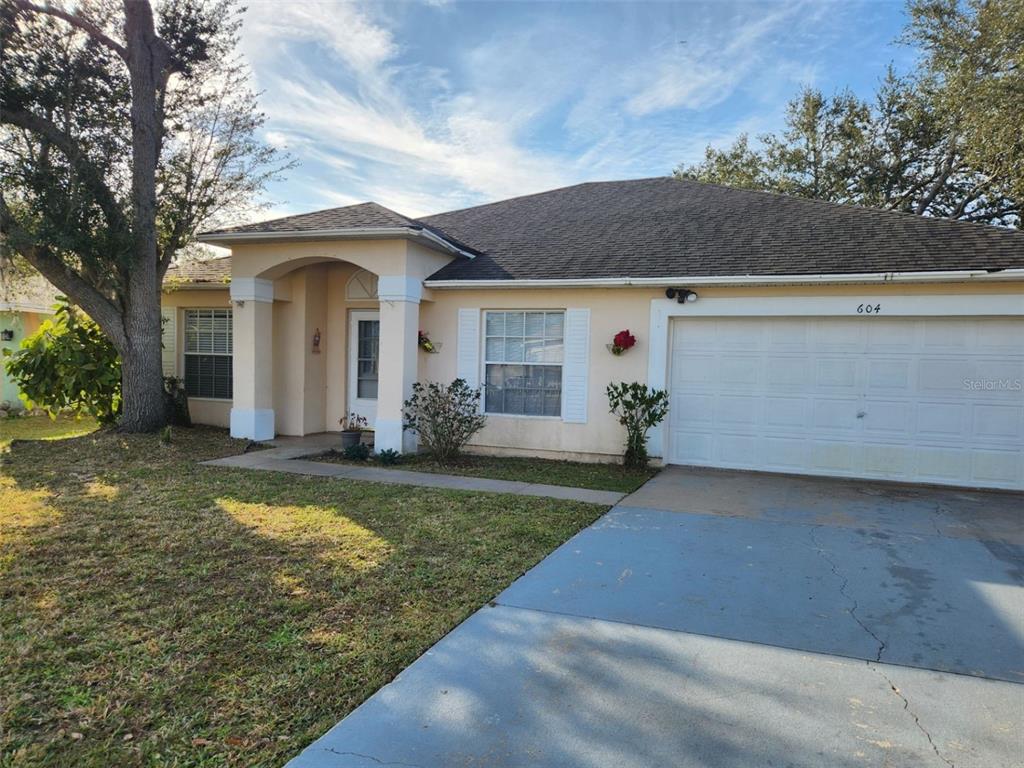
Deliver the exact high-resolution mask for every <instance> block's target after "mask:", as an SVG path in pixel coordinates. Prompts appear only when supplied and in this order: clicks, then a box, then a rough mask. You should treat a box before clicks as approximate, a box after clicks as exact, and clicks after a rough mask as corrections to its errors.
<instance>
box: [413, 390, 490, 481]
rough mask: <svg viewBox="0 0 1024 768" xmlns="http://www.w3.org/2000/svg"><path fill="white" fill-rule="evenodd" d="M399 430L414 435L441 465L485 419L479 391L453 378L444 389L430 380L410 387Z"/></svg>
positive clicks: (479, 428)
mask: <svg viewBox="0 0 1024 768" xmlns="http://www.w3.org/2000/svg"><path fill="white" fill-rule="evenodd" d="M402 416H403V427H404V428H405V429H408V430H412V431H413V432H415V433H416V434H417V436H418V437H419V440H420V444H421V445H422V446H423V448H424V449H425V450H426V451H427V453H429V454H430V455H431V456H433V458H434V460H435V461H436V462H437V463H438V464H440V465H441V466H444V465H446V464H447V463H448V462H450V461H451V460H452V459H453V458H455V457H456V456H458V455H459V451H461V450H462V447H463V446H464V445H465V444H466V443H468V442H469V439H470V438H471V437H472V436H473V435H475V434H476V433H477V432H479V431H480V430H481V429H482V428H483V426H484V424H485V423H486V422H487V418H486V417H485V416H484V415H483V414H482V413H480V390H479V389H473V388H472V387H470V386H469V385H468V384H467V383H466V382H465V381H464V380H462V379H456V380H455V381H453V382H452V383H451V384H449V385H447V386H445V385H444V384H438V383H437V382H434V381H428V382H427V383H426V384H420V383H419V382H416V383H415V384H413V385H412V397H410V398H409V399H408V400H406V401H405V403H404V404H403V406H402Z"/></svg>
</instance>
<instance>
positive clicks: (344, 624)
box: [0, 428, 604, 768]
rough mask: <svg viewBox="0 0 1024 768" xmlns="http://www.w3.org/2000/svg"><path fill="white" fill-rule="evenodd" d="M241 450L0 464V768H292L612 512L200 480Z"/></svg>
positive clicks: (115, 442) (216, 447) (197, 435)
mask: <svg viewBox="0 0 1024 768" xmlns="http://www.w3.org/2000/svg"><path fill="white" fill-rule="evenodd" d="M240 448H241V444H240V443H239V442H237V441H233V440H231V439H230V438H228V437H227V436H226V435H225V434H224V433H223V432H222V431H219V430H212V429H204V428H196V429H193V430H184V429H182V430H176V431H175V433H174V440H173V442H172V443H171V444H170V445H161V444H160V442H159V439H158V438H157V437H156V436H149V435H146V436H125V435H119V434H116V433H112V432H96V433H94V434H90V435H85V436H80V437H75V438H70V439H66V440H62V441H48V442H41V441H39V442H17V443H14V444H13V445H12V446H10V447H9V448H8V449H6V450H4V451H0V766H3V768H13V767H14V766H30V765H31V766H53V767H54V768H56V767H57V766H60V767H61V768H64V767H65V766H76V767H77V768H92V767H95V768H99V767H100V766H102V767H103V768H107V767H108V766H119V767H121V766H126V767H133V766H177V767H184V766H279V765H281V764H283V763H284V762H285V761H286V760H288V759H289V758H291V757H292V756H294V755H295V754H297V753H298V752H299V751H300V750H301V749H302V748H303V747H304V746H305V745H306V744H308V743H309V742H310V741H311V740H313V739H314V738H316V737H318V736H319V735H321V734H322V733H323V732H324V731H326V730H327V729H328V728H329V727H331V726H332V725H333V724H334V723H335V722H337V721H338V720H339V719H340V718H342V717H343V716H344V715H346V714H347V713H348V712H349V711H351V710H352V709H353V708H354V707H355V706H357V705H358V704H359V703H360V702H361V701H363V700H364V699H365V698H366V697H367V696H369V695H370V694H371V693H373V691H375V690H376V689H377V688H379V687H380V686H381V685H383V684H384V683H386V682H387V681H388V680H390V679H391V678H392V677H394V675H395V674H397V673H398V672H399V671H400V670H401V669H403V668H404V667H405V666H406V665H408V664H409V663H410V662H411V661H412V660H413V659H415V658H416V657H417V656H418V655H419V654H421V653H422V652H423V651H424V650H426V649H427V648H428V647H429V646H430V645H431V644H433V643H434V642H436V641H437V640H438V639H439V638H440V637H442V636H443V635H444V634H445V633H446V632H448V631H449V630H450V629H451V628H452V627H454V626H455V625H456V624H457V623H458V622H459V621H461V620H462V619H464V618H465V617H466V616H468V615H469V614H470V613H471V612H472V611H474V610H476V609H477V608H478V607H479V606H481V605H482V604H484V603H485V602H486V601H488V600H489V599H491V598H492V597H493V596H494V595H496V594H497V593H498V592H499V591H500V590H501V589H502V588H504V587H505V586H506V585H507V584H509V583H510V582H511V581H512V580H513V579H514V578H515V577H516V576H518V575H519V574H521V573H522V572H523V571H525V570H526V569H527V568H529V567H530V566H532V565H533V564H534V563H536V562H537V561H538V560H539V559H540V558H542V557H543V556H544V555H546V554H547V553H548V552H550V551H551V550H552V549H553V548H554V547H556V546H558V545H559V544H560V543H561V542H563V541H564V540H565V539H567V538H568V537H569V536H571V535H572V534H573V533H575V532H576V531H577V530H579V529H580V528H581V527H583V526H585V525H587V524H588V523H590V522H591V521H593V520H594V519H596V517H597V516H598V515H599V514H601V512H603V510H604V508H603V507H598V506H593V505H585V504H578V503H567V502H563V501H555V500H549V499H541V498H534V497H525V496H500V495H493V494H477V493H467V492H455V491H442V490H431V489H425V488H417V489H415V492H412V490H410V489H409V488H407V487H401V486H391V485H382V484H370V483H356V482H350V481H344V480H335V479H326V478H313V477H302V476H297V475H286V474H278V473H273V472H258V471H247V470H237V469H225V468H213V467H202V466H198V465H197V463H196V462H197V461H200V460H202V459H208V458H214V457H217V456H224V455H229V454H232V453H236V452H237V451H239V450H240Z"/></svg>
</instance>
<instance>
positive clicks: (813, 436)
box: [668, 317, 1024, 489]
mask: <svg viewBox="0 0 1024 768" xmlns="http://www.w3.org/2000/svg"><path fill="white" fill-rule="evenodd" d="M671 339H672V341H671V349H672V356H671V369H670V370H671V373H670V388H671V397H672V404H671V410H670V416H669V441H668V454H669V455H668V459H669V461H670V462H673V463H680V464H695V465H701V466H714V467H733V468H743V469H757V470H765V471H774V472H795V473H806V474H822V475H839V476H850V477H871V478H887V479H893V480H907V481H919V482H933V483H948V484H954V485H969V486H983V487H995V488H1013V489H1022V488H1024V391H1022V387H1024V319H1021V318H954V319H944V318H884V317H856V318H851V317H781V318H780V317H771V318H768V317H765V318H756V317H755V318H751V317H742V318H698V317H694V318H690V317H687V318H678V319H675V320H673V325H672V334H671Z"/></svg>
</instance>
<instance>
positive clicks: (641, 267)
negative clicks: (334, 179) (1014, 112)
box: [422, 178, 1024, 280]
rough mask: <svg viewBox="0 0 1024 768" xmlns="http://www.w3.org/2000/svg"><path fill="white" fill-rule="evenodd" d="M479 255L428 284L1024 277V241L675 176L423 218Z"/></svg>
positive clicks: (1013, 234)
mask: <svg viewBox="0 0 1024 768" xmlns="http://www.w3.org/2000/svg"><path fill="white" fill-rule="evenodd" d="M422 221H423V222H426V223H428V224H431V225H433V226H436V227H438V228H440V229H442V230H443V231H445V232H447V233H449V234H450V235H451V236H453V237H456V238H458V239H460V240H463V241H465V242H468V243H470V244H471V245H473V247H475V248H476V249H477V250H479V251H481V252H482V255H480V256H477V257H476V258H475V259H473V260H472V261H468V260H459V261H455V262H452V263H450V264H448V265H447V266H445V267H443V268H442V269H441V270H439V271H438V272H436V273H435V274H434V275H432V276H431V278H430V279H431V280H484V279H486V280H500V279H573V278H575V279H586V278H609V277H647V278H658V277H698V276H726V275H730V276H732V275H788V274H794V275H796V274H800V275H806V274H854V273H865V272H918V271H922V272H930V271H943V270H963V269H989V270H997V269H1006V268H1024V233H1022V232H1019V231H1016V230H1006V229H999V228H997V227H991V226H987V225H982V224H968V223H963V222H954V221H947V220H940V219H930V218H925V217H922V216H914V215H911V214H903V213H895V212H891V211H882V210H876V209H870V208H860V207H857V206H852V205H836V204H833V203H826V202H822V201H817V200H807V199H804V198H797V197H788V196H785V195H778V194H772V193H767V192H755V191H749V190H741V189H733V188H730V187H724V186H719V185H715V184H703V183H700V182H695V181H680V180H676V179H672V178H654V179H638V180H633V181H612V182H591V183H586V184H578V185H576V186H573V187H566V188H564V189H556V190H552V191H550V192H542V193H539V194H535V195H528V196H526V197H517V198H513V199H511V200H504V201H501V202H497V203H491V204H489V205H481V206H477V207H475V208H467V209H464V210H460V211H452V212H449V213H441V214H437V215H435V216H427V217H424V218H423V219H422Z"/></svg>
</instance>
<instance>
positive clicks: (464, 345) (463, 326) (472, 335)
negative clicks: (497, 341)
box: [455, 307, 484, 413]
mask: <svg viewBox="0 0 1024 768" xmlns="http://www.w3.org/2000/svg"><path fill="white" fill-rule="evenodd" d="M480 315H481V312H480V309H478V308H476V307H473V308H469V307H462V308H460V309H459V315H458V317H459V320H458V327H457V329H456V350H455V377H456V378H458V379H462V380H463V381H464V382H466V384H467V385H468V386H469V388H470V389H480V382H481V379H480V361H481V360H482V359H483V351H482V349H481V344H483V334H481V333H480ZM483 410H484V399H483V397H481V398H480V412H481V413H483Z"/></svg>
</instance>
